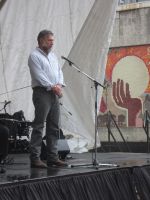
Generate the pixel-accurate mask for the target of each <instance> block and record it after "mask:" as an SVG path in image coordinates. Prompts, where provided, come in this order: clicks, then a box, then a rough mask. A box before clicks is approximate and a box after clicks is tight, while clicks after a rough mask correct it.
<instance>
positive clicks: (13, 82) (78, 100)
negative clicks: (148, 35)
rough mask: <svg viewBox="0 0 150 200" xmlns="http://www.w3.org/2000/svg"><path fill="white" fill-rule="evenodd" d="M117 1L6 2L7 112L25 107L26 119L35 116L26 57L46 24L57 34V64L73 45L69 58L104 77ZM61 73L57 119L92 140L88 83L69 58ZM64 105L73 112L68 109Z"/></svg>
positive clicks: (1, 49)
mask: <svg viewBox="0 0 150 200" xmlns="http://www.w3.org/2000/svg"><path fill="white" fill-rule="evenodd" d="M116 2H117V0H105V1H104V0H96V1H94V0H82V1H81V0H75V1H74V0H42V1H41V0H22V1H20V0H7V1H6V3H5V4H4V6H3V7H2V9H1V11H0V75H1V78H0V102H4V100H7V101H11V104H9V106H8V107H7V112H8V113H9V114H13V113H14V112H17V111H19V110H23V111H24V113H25V117H26V119H27V120H33V116H34V108H33V104H32V89H31V87H30V85H31V79H30V74H29V69H28V66H27V60H28V55H29V53H30V51H31V50H32V49H34V48H35V47H36V45H37V41H36V37H37V34H38V33H39V31H40V30H42V29H50V30H52V31H53V32H54V33H55V37H56V42H55V47H54V51H55V52H56V54H57V55H58V57H59V60H60V63H61V64H63V63H64V62H63V60H62V59H61V58H60V57H61V55H64V56H66V57H67V55H68V54H69V52H70V50H71V48H72V50H71V52H70V54H69V58H70V59H72V60H73V62H75V63H76V64H77V65H79V66H80V67H81V68H82V70H84V71H85V72H86V73H88V74H89V75H91V76H92V77H93V78H95V79H97V80H98V81H99V82H101V83H102V82H103V78H104V71H105V61H106V55H107V51H108V47H109V40H108V39H110V38H111V37H110V33H111V29H112V25H113V20H114V16H115V10H116V4H117V3H116ZM94 3H95V5H94V7H93V9H92V11H91V13H90V15H89V17H88V18H87V20H86V23H85V24H84V26H83V28H82V30H81V27H82V25H83V23H84V22H85V19H86V17H87V16H88V14H89V11H90V9H91V8H92V6H93V4H94ZM80 30H81V32H80V34H79V36H78V38H77V35H78V33H79V31H80ZM76 38H77V40H76ZM73 45H74V46H73ZM64 75H65V81H66V84H67V87H66V89H65V95H64V98H63V99H62V103H63V106H62V117H61V124H62V126H63V128H65V129H68V130H69V131H73V132H74V133H78V134H79V135H81V136H83V137H84V138H87V139H88V140H89V141H90V142H93V139H94V132H93V131H94V129H93V127H94V118H93V115H94V110H93V108H94V107H93V101H94V89H93V88H92V89H91V88H90V87H91V86H92V83H91V82H90V81H89V80H87V78H86V77H83V76H82V75H81V74H78V73H76V72H75V70H73V69H69V67H68V66H67V63H65V66H64ZM21 88H22V89H21ZM17 89H19V90H17ZM4 93H5V94H4ZM2 107H3V103H0V109H1V108H2ZM66 107H67V109H66ZM66 110H68V111H70V112H71V113H72V116H71V115H70V114H66V113H67V111H66ZM66 115H69V117H68V116H67V117H66ZM70 117H71V118H70Z"/></svg>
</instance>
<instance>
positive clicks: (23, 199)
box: [0, 153, 150, 200]
mask: <svg viewBox="0 0 150 200" xmlns="http://www.w3.org/2000/svg"><path fill="white" fill-rule="evenodd" d="M96 156H97V157H96V161H97V162H98V164H99V167H97V168H96V167H95V165H93V164H92V160H93V158H94V159H95V154H92V153H82V154H70V156H69V157H70V158H69V157H68V159H67V162H68V164H69V166H68V167H65V168H57V167H51V168H48V169H35V168H30V161H29V154H10V155H9V156H8V157H9V159H8V161H9V162H7V164H6V166H5V170H6V172H5V173H0V200H5V199H6V200H149V199H150V154H146V153H97V154H96ZM84 164H85V166H82V165H84ZM86 164H87V165H86ZM78 165H81V166H78ZM89 165H90V166H89ZM116 165H117V166H116Z"/></svg>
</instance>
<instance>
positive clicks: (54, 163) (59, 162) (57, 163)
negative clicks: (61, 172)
mask: <svg viewBox="0 0 150 200" xmlns="http://www.w3.org/2000/svg"><path fill="white" fill-rule="evenodd" d="M47 166H48V167H51V166H56V167H67V166H68V164H67V163H66V162H64V161H62V160H59V159H58V160H56V161H52V162H50V161H48V162H47Z"/></svg>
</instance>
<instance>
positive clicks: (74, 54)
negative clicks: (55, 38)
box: [62, 0, 118, 147]
mask: <svg viewBox="0 0 150 200" xmlns="http://www.w3.org/2000/svg"><path fill="white" fill-rule="evenodd" d="M117 2H118V1H114V0H111V1H110V0H106V1H95V3H94V5H93V7H92V8H91V11H90V13H89V15H88V17H87V19H86V21H85V23H84V25H83V27H82V29H81V31H80V33H79V35H78V37H77V39H76V41H75V43H74V45H73V47H72V49H71V51H70V53H69V56H68V58H69V60H70V61H71V62H73V63H74V64H72V65H71V66H70V63H69V62H68V61H66V62H65V64H64V66H63V72H64V75H65V82H66V85H67V87H66V88H65V95H64V102H65V104H66V105H67V108H68V109H69V110H70V112H71V113H72V116H69V117H68V115H67V116H65V114H64V116H63V118H62V125H63V127H64V128H66V129H68V130H69V129H70V131H73V132H74V133H80V135H82V136H84V137H85V138H88V139H89V141H88V145H89V146H91V147H92V145H93V143H94V138H95V109H94V108H95V101H96V97H95V92H96V91H95V86H94V82H93V81H91V79H90V78H92V79H94V80H96V81H98V82H99V83H101V84H103V82H104V77H105V66H106V58H107V52H108V49H109V45H110V41H111V34H112V28H113V24H114V18H115V13H116V6H117ZM76 67H77V68H79V69H80V70H81V71H82V72H83V73H79V71H78V70H77V69H76ZM89 77H90V78H89ZM102 91H103V88H102V87H100V86H99V87H98V96H97V100H98V104H99V100H100V98H101V96H102Z"/></svg>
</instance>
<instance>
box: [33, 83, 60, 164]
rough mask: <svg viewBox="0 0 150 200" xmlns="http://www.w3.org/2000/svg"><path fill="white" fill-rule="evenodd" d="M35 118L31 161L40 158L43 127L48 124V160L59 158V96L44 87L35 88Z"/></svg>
mask: <svg viewBox="0 0 150 200" xmlns="http://www.w3.org/2000/svg"><path fill="white" fill-rule="evenodd" d="M33 104H34V107H35V118H34V122H33V131H32V134H31V141H30V150H31V154H30V159H31V162H32V161H34V160H38V159H40V154H41V145H42V137H43V129H44V125H45V124H46V143H47V162H51V161H55V160H57V159H58V151H57V140H58V137H59V115H60V108H59V98H58V96H57V95H55V94H54V93H53V92H52V91H47V90H46V89H45V88H44V87H35V88H33Z"/></svg>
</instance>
